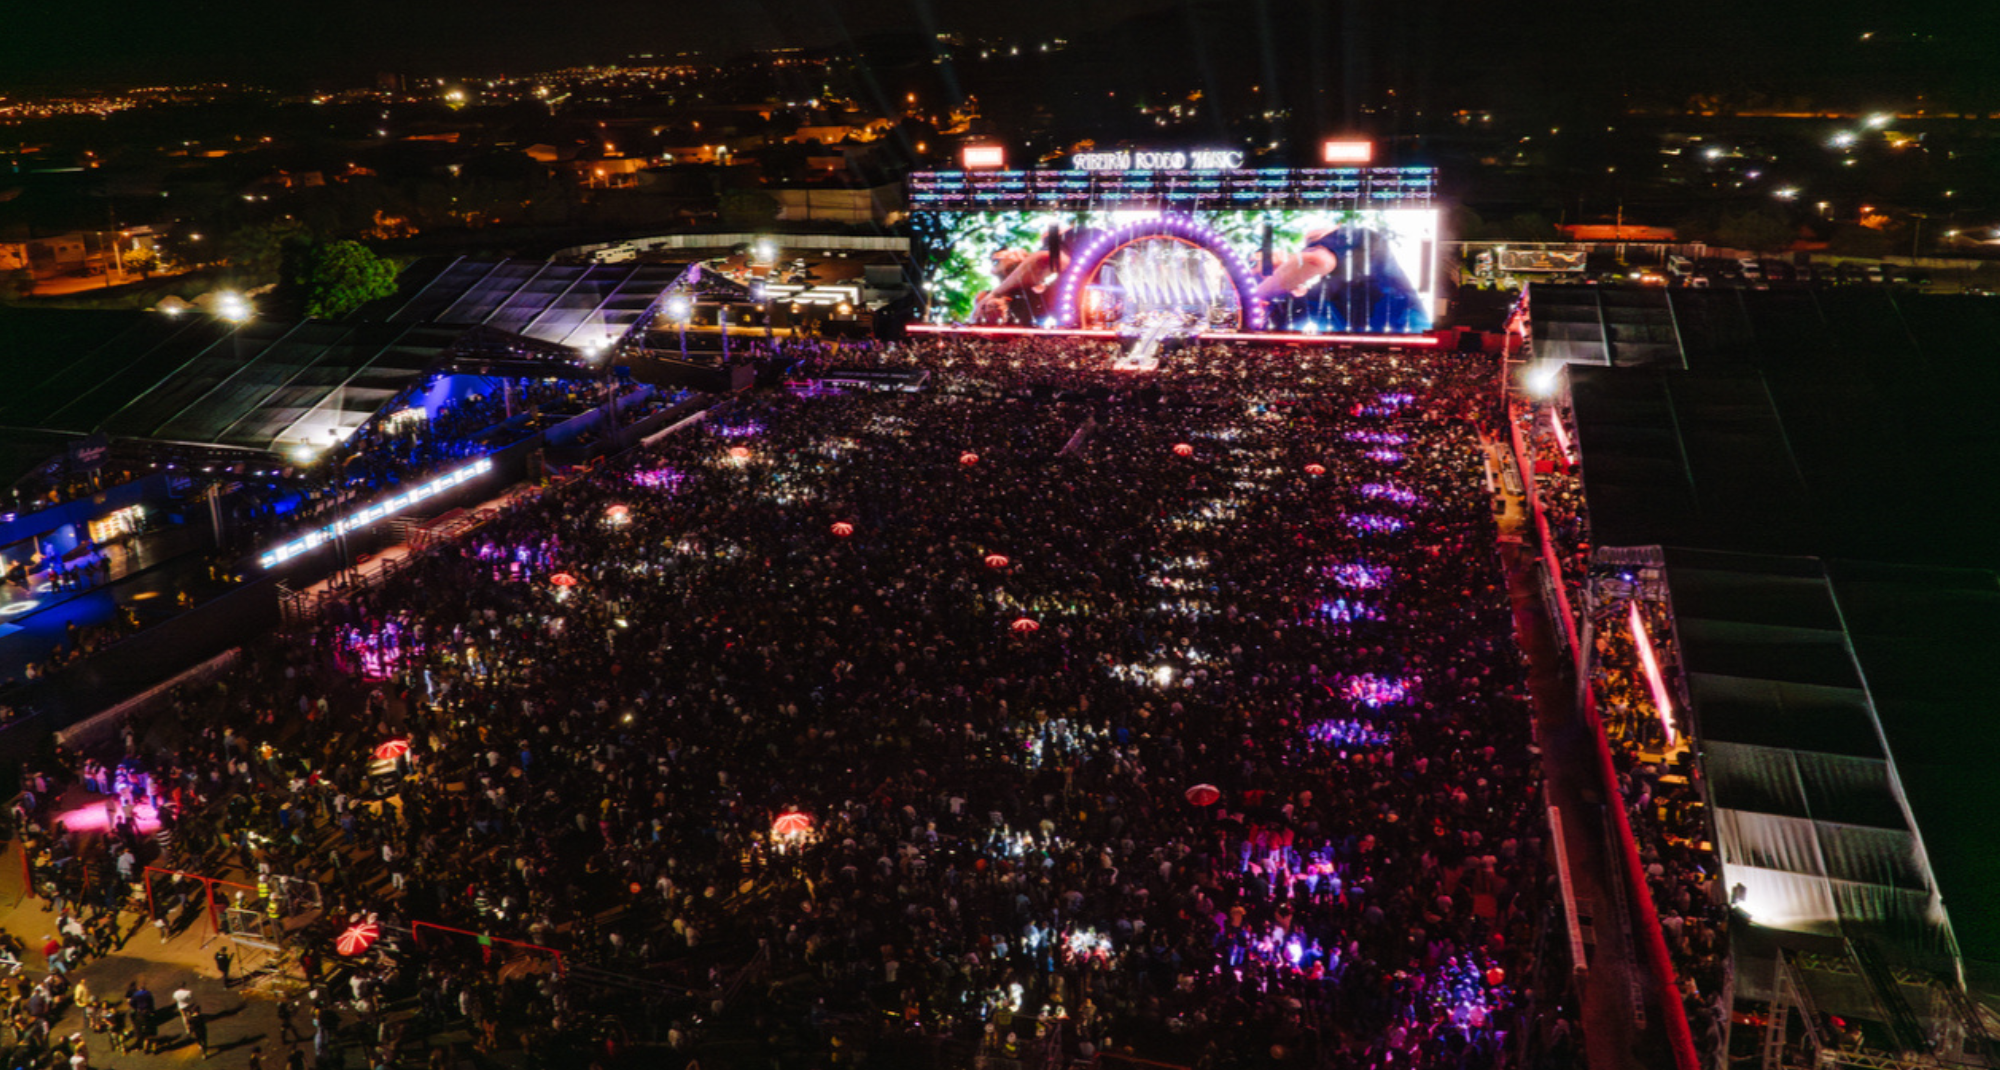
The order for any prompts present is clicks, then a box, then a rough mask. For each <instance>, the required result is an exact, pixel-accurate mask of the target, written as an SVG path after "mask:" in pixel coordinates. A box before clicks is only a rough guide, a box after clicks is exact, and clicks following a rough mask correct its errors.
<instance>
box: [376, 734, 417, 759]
mask: <svg viewBox="0 0 2000 1070" xmlns="http://www.w3.org/2000/svg"><path fill="white" fill-rule="evenodd" d="M408 753H410V741H409V740H407V739H392V740H390V741H389V742H387V743H384V744H382V745H381V746H379V747H376V748H375V757H377V758H379V759H381V760H382V761H385V762H393V761H395V760H396V759H398V758H401V757H402V756H403V755H405V754H408Z"/></svg>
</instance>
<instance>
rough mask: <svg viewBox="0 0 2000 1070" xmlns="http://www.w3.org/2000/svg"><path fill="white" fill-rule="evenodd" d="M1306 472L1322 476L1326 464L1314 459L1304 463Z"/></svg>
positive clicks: (1324, 472) (1310, 474)
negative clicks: (1309, 462)
mask: <svg viewBox="0 0 2000 1070" xmlns="http://www.w3.org/2000/svg"><path fill="white" fill-rule="evenodd" d="M1306 474H1307V475H1309V476H1323V475H1325V474H1326V466H1325V465H1323V464H1320V463H1319V462H1318V461H1314V462H1313V463H1311V464H1309V465H1306Z"/></svg>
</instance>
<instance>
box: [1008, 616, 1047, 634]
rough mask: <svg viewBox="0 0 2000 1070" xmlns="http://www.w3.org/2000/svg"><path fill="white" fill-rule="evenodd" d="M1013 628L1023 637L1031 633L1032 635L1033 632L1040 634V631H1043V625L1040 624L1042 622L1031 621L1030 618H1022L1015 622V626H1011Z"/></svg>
mask: <svg viewBox="0 0 2000 1070" xmlns="http://www.w3.org/2000/svg"><path fill="white" fill-rule="evenodd" d="M1011 627H1012V628H1013V629H1014V630H1015V631H1016V632H1018V633H1020V634H1022V635H1028V634H1030V633H1032V632H1038V631H1041V630H1042V625H1041V622H1040V621H1036V620H1031V619H1029V618H1027V617H1022V618H1020V619H1018V620H1016V621H1015V622H1014V623H1013V624H1012V625H1011Z"/></svg>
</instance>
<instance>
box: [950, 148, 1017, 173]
mask: <svg viewBox="0 0 2000 1070" xmlns="http://www.w3.org/2000/svg"><path fill="white" fill-rule="evenodd" d="M958 161H959V163H960V165H962V166H963V167H964V168H965V169H966V170H968V171H998V170H1001V169H1002V168H1004V167H1006V166H1007V150H1005V149H1003V148H1001V147H1000V146H998V145H967V146H965V148H963V149H961V150H959V154H958Z"/></svg>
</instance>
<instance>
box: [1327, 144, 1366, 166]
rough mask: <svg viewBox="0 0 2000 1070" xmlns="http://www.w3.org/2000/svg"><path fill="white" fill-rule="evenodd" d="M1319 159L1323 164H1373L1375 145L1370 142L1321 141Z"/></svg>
mask: <svg viewBox="0 0 2000 1070" xmlns="http://www.w3.org/2000/svg"><path fill="white" fill-rule="evenodd" d="M1319 159H1320V162H1321V163H1324V164H1354V163H1373V162H1374V160H1375V143H1374V142H1372V141H1345V140H1327V141H1323V142H1321V143H1320V147H1319Z"/></svg>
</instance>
